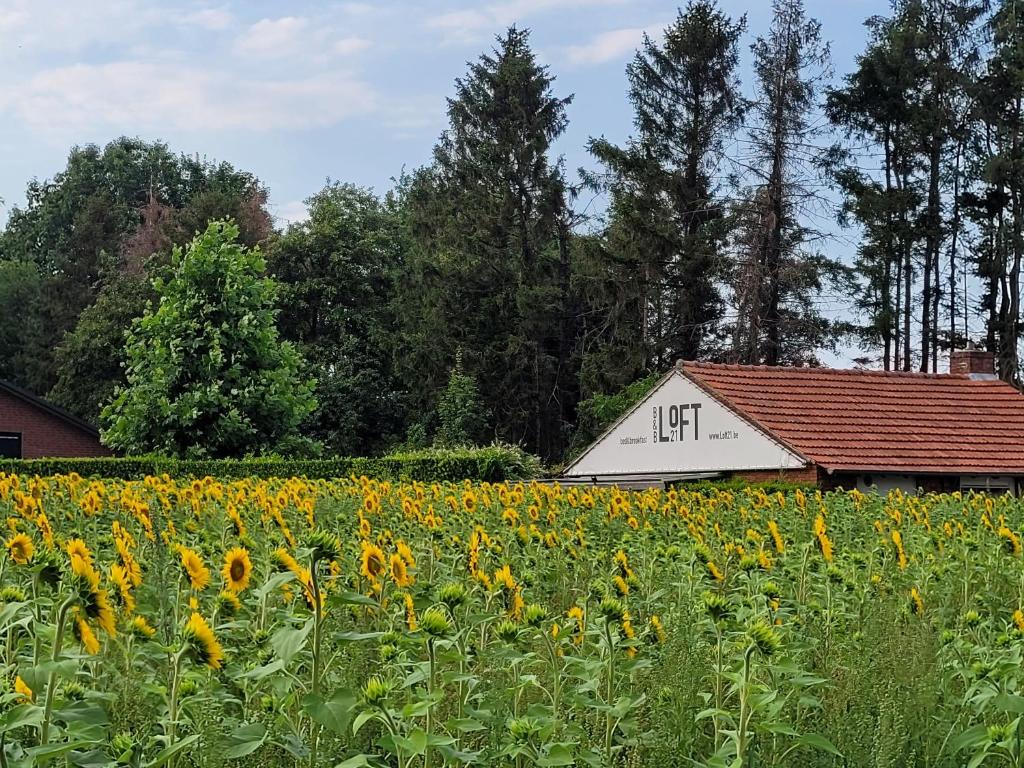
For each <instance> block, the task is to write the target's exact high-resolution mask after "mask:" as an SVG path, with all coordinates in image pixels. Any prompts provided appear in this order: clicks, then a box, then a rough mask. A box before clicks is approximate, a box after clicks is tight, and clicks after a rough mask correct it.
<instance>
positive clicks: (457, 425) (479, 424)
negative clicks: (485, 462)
mask: <svg viewBox="0 0 1024 768" xmlns="http://www.w3.org/2000/svg"><path fill="white" fill-rule="evenodd" d="M437 418H438V427H437V434H436V435H435V437H434V442H435V444H436V445H438V446H441V447H445V448H454V447H457V446H464V445H479V444H480V443H482V442H483V440H484V435H485V433H486V431H487V420H488V414H487V406H485V405H484V404H483V402H482V401H481V399H480V391H479V389H478V388H477V385H476V379H474V378H473V377H472V376H470V375H469V374H467V373H466V372H465V371H464V370H463V369H462V356H461V355H459V356H458V357H456V362H455V367H454V368H452V372H451V375H450V376H449V377H448V386H447V387H446V388H445V390H444V393H443V394H442V395H441V399H440V400H439V402H438V404H437Z"/></svg>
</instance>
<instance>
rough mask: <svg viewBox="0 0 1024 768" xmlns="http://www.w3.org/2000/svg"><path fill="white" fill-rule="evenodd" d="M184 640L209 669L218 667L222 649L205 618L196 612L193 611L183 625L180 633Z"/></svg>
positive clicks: (221, 657) (222, 655)
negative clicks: (183, 627)
mask: <svg viewBox="0 0 1024 768" xmlns="http://www.w3.org/2000/svg"><path fill="white" fill-rule="evenodd" d="M182 634H183V636H184V638H185V641H186V642H187V643H188V644H189V647H191V649H192V652H193V653H194V654H195V656H196V658H197V659H199V662H200V663H202V664H205V665H206V666H208V667H210V668H211V669H220V663H221V660H222V659H223V658H224V650H223V649H222V648H221V647H220V643H219V642H217V636H216V635H215V634H213V630H212V629H210V625H209V624H207V623H206V619H204V618H203V617H202V616H200V615H199V614H198V613H193V614H192V616H191V618H189V620H188V624H186V625H185V630H184V632H183V633H182Z"/></svg>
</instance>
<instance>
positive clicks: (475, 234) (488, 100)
mask: <svg viewBox="0 0 1024 768" xmlns="http://www.w3.org/2000/svg"><path fill="white" fill-rule="evenodd" d="M553 84H554V78H553V77H552V76H551V74H550V73H549V72H548V70H547V68H546V67H544V66H541V65H540V64H539V63H538V62H537V60H536V57H535V55H534V53H533V51H532V49H531V48H530V44H529V34H528V33H527V32H526V31H525V30H521V29H516V28H511V29H509V30H508V31H507V32H506V33H505V34H503V35H502V36H501V38H500V39H499V41H498V45H497V48H496V49H495V50H494V51H493V52H491V53H488V54H485V55H483V56H481V57H480V58H479V59H478V60H477V61H475V62H473V63H471V64H470V67H469V72H468V74H467V75H466V76H465V77H463V78H459V79H458V80H456V83H455V96H454V97H453V98H452V99H450V101H449V106H448V118H449V127H448V129H447V130H446V131H445V133H444V134H443V136H442V137H441V139H440V141H439V142H438V144H437V146H436V147H435V149H434V161H433V163H432V165H431V166H429V167H428V168H424V169H421V170H420V171H418V172H417V173H416V174H415V175H414V176H413V177H412V179H409V180H406V181H405V184H404V186H403V188H402V189H401V190H400V192H401V199H402V202H403V206H404V208H405V212H406V226H407V228H408V232H409V237H410V254H409V260H408V266H407V268H406V269H405V270H403V274H402V276H401V280H400V282H399V285H398V290H397V294H396V312H397V313H398V316H399V318H400V329H399V336H398V339H397V340H396V347H397V348H399V349H401V350H402V352H403V360H402V366H401V371H402V378H403V380H404V381H406V382H415V384H414V385H413V387H412V390H413V391H412V392H411V393H410V409H411V410H412V411H413V412H415V411H419V412H429V411H431V410H433V408H434V406H435V402H434V398H435V397H436V394H437V393H438V392H440V391H441V390H443V388H444V386H445V382H446V381H447V379H448V376H449V372H450V370H451V366H452V363H453V361H454V359H455V354H456V352H457V350H459V349H461V350H463V352H464V355H465V363H466V367H467V368H468V369H470V370H472V371H473V372H474V373H475V375H476V376H477V380H478V382H479V386H480V391H481V395H482V397H483V400H484V403H485V404H486V405H487V407H488V408H489V409H490V411H491V413H492V414H493V418H494V423H495V425H496V427H497V430H496V431H497V433H498V436H499V438H501V439H504V440H508V441H510V442H520V441H523V442H524V443H525V445H526V446H527V448H528V449H529V450H531V451H535V452H537V453H538V454H540V455H541V456H543V457H544V458H545V459H551V458H554V457H556V456H558V455H560V454H561V451H562V450H563V448H564V441H565V437H566V434H567V427H568V424H569V422H570V421H571V418H572V414H573V409H574V405H575V401H576V399H577V394H576V389H577V385H576V381H575V375H574V373H573V371H574V370H575V368H574V362H573V361H574V355H575V351H574V350H575V346H576V339H577V335H576V328H575V326H574V323H573V321H572V318H573V317H574V316H575V312H574V303H573V301H572V295H571V285H570V283H571V280H570V278H571V264H570V258H569V240H570V235H569V220H568V217H569V210H568V206H567V203H566V184H565V180H564V178H563V172H562V168H561V166H560V164H559V163H557V162H556V161H553V160H552V158H551V156H550V155H551V148H552V144H553V142H554V141H555V140H556V139H557V138H558V137H559V136H560V135H561V134H562V133H563V131H564V130H565V127H566V124H567V118H566V114H565V110H566V106H567V105H568V103H569V101H570V99H569V98H562V97H558V96H556V95H555V94H554V93H553Z"/></svg>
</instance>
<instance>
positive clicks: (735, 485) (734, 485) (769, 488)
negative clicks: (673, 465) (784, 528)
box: [675, 478, 817, 494]
mask: <svg viewBox="0 0 1024 768" xmlns="http://www.w3.org/2000/svg"><path fill="white" fill-rule="evenodd" d="M675 486H676V487H677V488H679V489H685V490H687V491H694V492H699V493H709V492H711V491H732V492H733V493H739V492H741V491H745V490H747V489H748V488H753V489H758V490H762V491H764V492H765V493H778V492H779V491H781V492H782V493H784V494H788V493H793V492H794V491H798V490H799V491H804V492H805V493H806V492H808V491H811V492H813V491H815V490H817V486H816V485H814V484H813V483H791V482H785V481H783V480H765V481H763V482H760V483H750V482H747V481H745V480H740V479H738V478H735V479H734V478H729V479H727V480H694V481H692V482H686V481H681V482H678V483H675Z"/></svg>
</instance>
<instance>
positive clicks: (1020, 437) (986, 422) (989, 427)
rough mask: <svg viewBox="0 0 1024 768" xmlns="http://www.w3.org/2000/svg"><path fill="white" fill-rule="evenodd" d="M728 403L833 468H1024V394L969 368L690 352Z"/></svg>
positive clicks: (704, 382)
mask: <svg viewBox="0 0 1024 768" xmlns="http://www.w3.org/2000/svg"><path fill="white" fill-rule="evenodd" d="M682 370H683V373H684V374H685V375H686V376H688V377H689V378H690V379H692V380H693V381H694V382H695V383H697V384H698V385H699V386H702V387H703V388H704V389H706V390H707V391H708V392H709V393H710V394H711V395H712V396H714V397H716V398H718V399H719V400H720V401H722V402H723V403H724V404H725V405H727V406H729V407H731V408H732V409H733V410H735V411H737V412H738V413H740V414H741V415H742V416H744V417H746V418H747V419H749V420H750V421H753V422H754V423H756V424H757V425H759V426H760V427H761V428H763V429H764V430H765V431H767V432H769V433H770V434H772V435H773V436H774V437H775V438H776V439H778V440H780V441H781V442H783V443H785V444H787V445H788V446H789V447H791V448H793V449H794V450H796V451H797V452H798V453H800V454H802V455H803V456H804V457H805V458H807V459H809V460H810V461H813V462H814V463H816V464H818V465H820V466H822V467H825V468H826V469H829V470H860V471H872V472H882V471H888V472H899V473H955V474H1024V396H1022V395H1021V394H1020V393H1019V392H1018V391H1017V390H1016V389H1014V388H1013V387H1012V386H1010V385H1009V384H1007V383H1005V382H1002V381H998V380H980V379H972V378H970V377H969V376H967V375H950V374H926V373H886V372H882V371H841V370H833V369H830V368H771V367H766V366H748V365H720V364H715V363H695V362H685V363H683V366H682Z"/></svg>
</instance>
